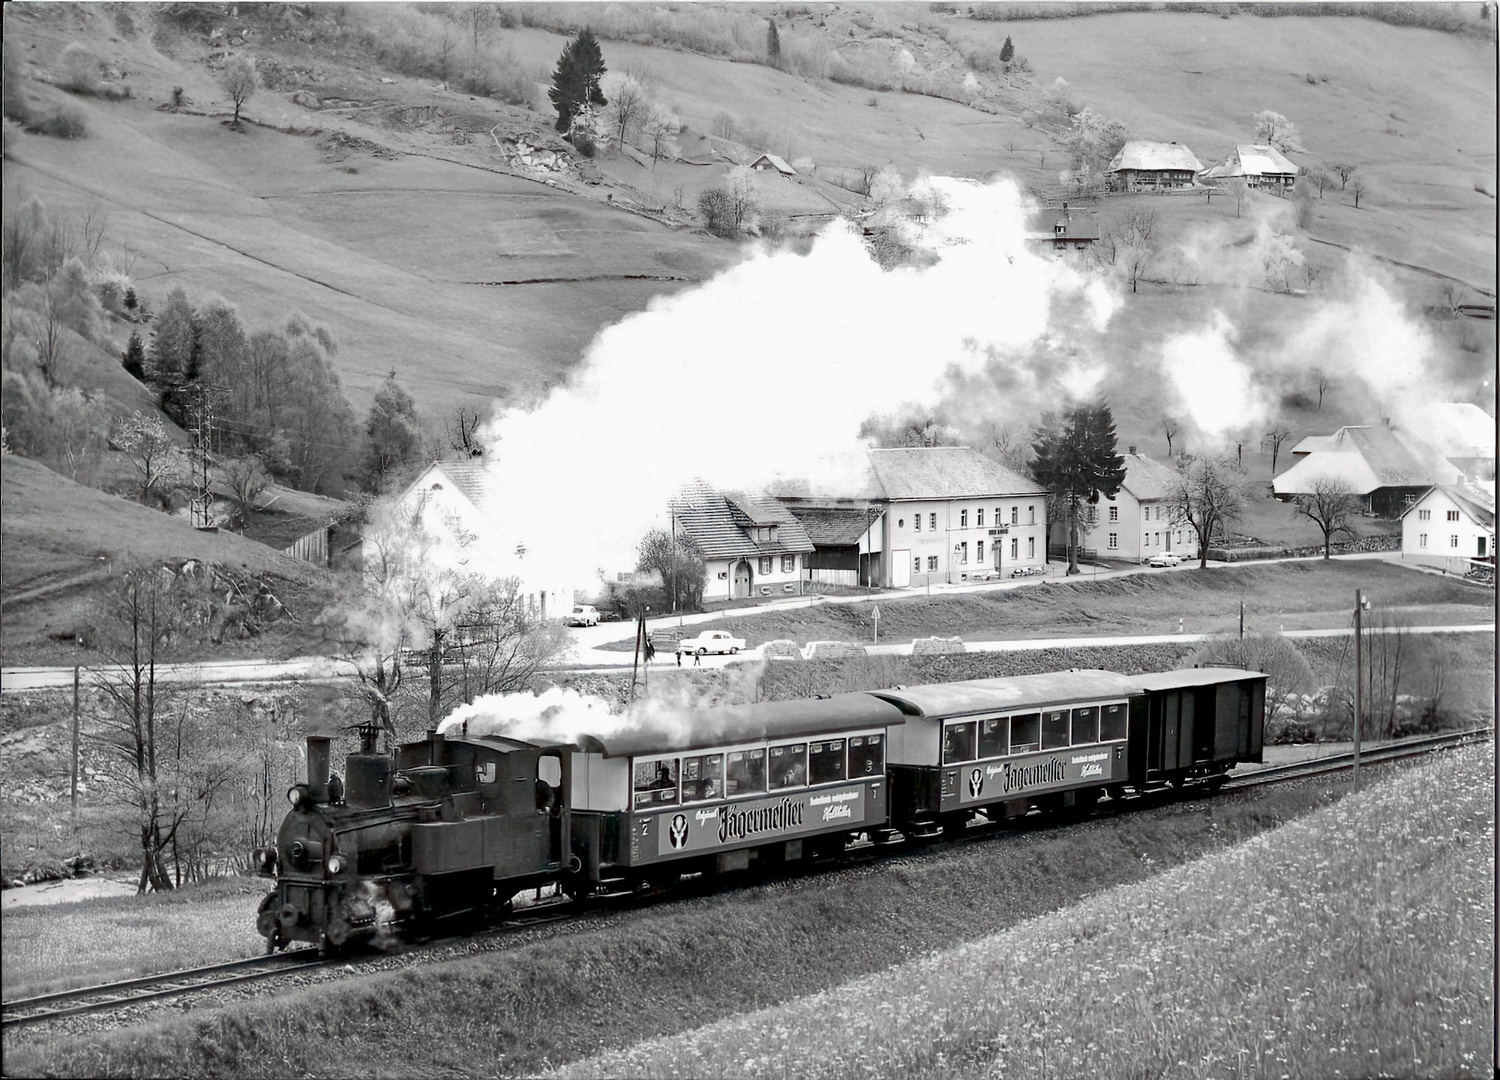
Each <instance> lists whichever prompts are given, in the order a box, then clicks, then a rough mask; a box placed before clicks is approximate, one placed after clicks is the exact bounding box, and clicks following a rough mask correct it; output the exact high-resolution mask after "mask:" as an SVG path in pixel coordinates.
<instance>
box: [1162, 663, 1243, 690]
mask: <svg viewBox="0 0 1500 1080" xmlns="http://www.w3.org/2000/svg"><path fill="white" fill-rule="evenodd" d="M1264 678H1266V674H1265V672H1263V671H1248V670H1246V669H1245V668H1234V667H1201V668H1183V669H1182V670H1180V671H1160V672H1152V673H1150V674H1147V675H1136V676H1135V677H1134V680H1135V682H1137V683H1139V684H1140V685H1141V687H1142V688H1143V689H1146V690H1180V689H1185V688H1187V687H1190V686H1212V685H1215V684H1217V683H1223V682H1233V681H1235V680H1237V679H1264Z"/></svg>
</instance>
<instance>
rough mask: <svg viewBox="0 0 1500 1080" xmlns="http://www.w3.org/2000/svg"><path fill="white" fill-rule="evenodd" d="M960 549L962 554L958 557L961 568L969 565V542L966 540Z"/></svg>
mask: <svg viewBox="0 0 1500 1080" xmlns="http://www.w3.org/2000/svg"><path fill="white" fill-rule="evenodd" d="M959 549H960V552H961V554H960V555H959V557H958V562H959V565H960V566H968V565H969V542H968V541H967V540H965V541H964V542H963V543H962V544H960V545H959Z"/></svg>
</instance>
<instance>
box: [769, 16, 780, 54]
mask: <svg viewBox="0 0 1500 1080" xmlns="http://www.w3.org/2000/svg"><path fill="white" fill-rule="evenodd" d="M766 55H767V56H768V57H770V59H771V63H773V64H774V63H776V62H777V61H779V60H780V59H781V34H780V33H779V32H778V31H777V29H776V20H775V19H767V20H766Z"/></svg>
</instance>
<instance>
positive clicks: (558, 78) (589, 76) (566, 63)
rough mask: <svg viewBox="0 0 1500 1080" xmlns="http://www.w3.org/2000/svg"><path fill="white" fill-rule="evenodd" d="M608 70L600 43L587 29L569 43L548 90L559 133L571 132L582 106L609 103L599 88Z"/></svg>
mask: <svg viewBox="0 0 1500 1080" xmlns="http://www.w3.org/2000/svg"><path fill="white" fill-rule="evenodd" d="M607 70H608V69H607V68H605V66H604V54H603V53H602V52H601V51H600V49H599V42H598V40H596V39H595V37H594V35H593V34H592V33H590V32H589V31H588V30H584V31H582V32H580V33H579V35H578V36H577V37H576V38H574V39H573V40H572V41H570V42H568V47H567V48H565V49H563V51H562V56H560V57H559V58H558V60H557V70H556V71H554V72H553V73H552V88H551V89H550V90H548V91H547V98H548V100H550V101H551V102H552V104H553V106H554V107H555V108H556V109H557V130H558V131H560V132H562V133H563V134H564V135H566V134H567V133H568V131H569V130H570V129H571V128H572V126H573V117H574V116H575V115H576V114H577V113H578V111H579V109H580V108H581V107H582V106H585V105H591V106H601V107H602V106H604V105H607V104H609V102H608V101H606V100H605V97H604V92H603V91H602V90H600V89H599V81H600V80H601V79H602V78H604V73H605V71H607Z"/></svg>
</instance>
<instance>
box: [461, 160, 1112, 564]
mask: <svg viewBox="0 0 1500 1080" xmlns="http://www.w3.org/2000/svg"><path fill="white" fill-rule="evenodd" d="M929 183H930V184H931V185H932V186H933V187H934V188H935V189H936V190H937V191H938V192H939V193H940V194H941V196H942V198H943V199H944V200H945V201H946V203H947V205H948V212H947V213H946V214H945V215H944V216H942V217H940V218H939V219H938V220H937V221H936V222H934V223H932V224H930V225H927V226H926V227H924V228H922V229H921V230H919V235H918V237H917V240H918V243H920V244H921V245H922V246H923V247H924V248H926V249H928V250H929V251H930V252H932V253H933V254H934V255H935V256H936V261H935V263H933V265H930V266H925V267H922V268H902V269H896V270H892V271H889V272H886V271H882V270H881V269H880V268H879V267H878V266H877V265H876V264H875V263H874V262H873V261H872V260H871V258H870V256H869V254H868V253H867V251H866V249H865V247H864V245H863V244H862V242H861V241H860V239H859V238H858V237H857V236H855V235H853V234H852V233H851V231H850V229H849V227H848V226H847V225H845V224H844V223H841V222H840V223H835V224H833V225H830V226H829V227H828V228H827V229H825V230H824V232H823V233H822V234H821V235H820V236H819V237H818V238H817V240H816V241H815V243H814V244H813V247H812V249H811V251H810V252H809V253H808V254H806V255H796V254H790V253H785V252H777V253H772V252H765V251H760V252H757V253H756V254H754V255H752V256H751V257H750V258H748V259H747V260H746V261H745V262H743V263H741V264H739V265H737V266H735V267H734V268H732V269H730V270H728V271H726V272H725V273H723V274H721V275H720V276H719V277H717V278H715V279H713V280H711V281H709V282H707V283H705V284H704V285H702V286H700V287H698V288H695V289H692V290H690V291H688V292H684V293H679V294H677V295H675V296H671V297H663V298H659V299H657V300H655V301H653V302H652V303H651V304H650V306H649V307H648V308H647V310H646V311H644V312H642V313H640V314H638V315H634V316H631V317H629V318H627V319H625V320H623V321H622V322H620V323H619V324H617V325H615V326H611V327H609V328H607V329H606V330H604V331H602V332H601V333H600V334H599V336H598V337H597V338H596V339H595V341H594V343H593V344H592V346H591V347H590V349H589V351H588V354H587V355H586V357H585V358H584V364H583V366H582V368H581V370H580V371H579V373H578V374H577V376H576V377H575V378H574V379H573V380H572V382H571V383H570V384H569V385H568V386H567V387H565V388H561V389H558V390H556V391H554V392H553V393H552V395H551V396H550V397H549V398H548V399H547V400H546V401H545V402H543V404H542V405H541V406H540V407H538V408H537V409H535V410H533V411H530V412H520V411H511V412H507V413H505V414H503V415H502V416H500V417H499V418H498V419H497V420H496V421H495V422H494V423H493V425H492V426H491V428H490V429H489V431H488V436H489V439H490V441H491V443H492V444H493V449H492V452H491V453H489V454H488V455H486V459H485V460H486V461H487V462H488V463H489V468H490V470H491V474H492V476H491V479H492V485H493V486H492V492H493V493H494V494H493V497H492V498H491V500H490V503H491V505H492V506H494V507H495V508H496V511H495V517H496V521H495V525H496V531H497V533H498V535H500V536H501V537H503V538H504V539H503V540H502V541H501V542H500V543H497V544H494V545H493V550H492V555H493V557H494V558H495V560H496V561H497V564H498V565H497V566H496V571H497V572H500V573H513V572H517V570H516V568H515V567H513V566H510V565H507V563H508V561H509V560H510V559H511V558H512V557H513V556H512V553H513V551H514V550H515V548H516V546H517V545H518V544H519V545H524V547H525V550H526V552H527V554H526V559H527V560H528V564H529V569H530V570H531V571H532V572H533V573H537V572H540V573H541V574H542V576H546V577H548V578H549V579H551V580H557V579H558V578H559V577H560V576H563V577H565V576H567V575H568V574H570V573H571V575H572V578H573V580H575V581H580V583H583V581H582V578H583V576H584V575H590V574H592V572H593V571H594V570H596V569H605V570H616V569H623V568H629V567H633V566H634V563H635V547H636V544H637V542H638V540H639V538H640V537H641V536H642V534H643V533H644V532H645V531H646V530H648V529H650V528H652V527H664V526H665V525H666V523H667V519H666V506H667V501H668V499H669V498H670V497H671V496H672V495H674V494H675V493H676V492H677V491H678V490H679V489H680V487H681V486H682V485H683V484H684V483H685V482H686V481H688V480H691V479H693V478H695V477H701V478H703V479H705V480H707V481H708V482H709V483H712V484H714V485H716V486H718V487H720V488H723V489H736V488H741V487H751V488H753V487H756V486H759V485H762V484H764V483H766V482H767V481H768V480H769V479H770V478H771V477H773V476H775V475H778V474H784V475H805V474H806V473H807V472H808V469H809V467H810V464H811V463H812V462H814V461H816V460H818V459H824V458H828V459H833V458H836V457H837V456H838V455H839V454H840V453H847V452H848V451H849V450H850V449H852V448H854V447H855V446H857V445H858V443H857V436H858V431H859V427H860V423H861V421H863V420H864V419H865V418H866V417H867V416H869V415H871V414H872V413H876V412H879V411H881V410H883V409H887V408H889V407H890V404H891V402H892V401H893V400H899V399H912V400H931V399H935V398H936V397H937V396H939V394H940V393H941V391H942V389H943V386H942V377H943V376H944V374H945V373H947V372H948V371H949V370H950V368H951V369H955V370H956V371H958V372H972V373H977V372H979V371H981V370H983V368H984V365H985V364H986V363H987V361H988V359H989V358H990V357H991V356H993V355H995V353H996V352H997V351H998V352H1006V351H1010V350H1016V349H1020V348H1023V347H1025V346H1027V345H1029V344H1030V343H1032V342H1034V341H1036V340H1037V339H1039V338H1041V337H1042V336H1043V335H1044V334H1045V333H1047V331H1048V329H1049V321H1051V320H1053V319H1054V316H1055V314H1056V313H1055V311H1054V307H1055V306H1056V305H1058V304H1059V302H1062V303H1061V307H1060V310H1066V311H1067V312H1070V313H1076V316H1075V317H1076V318H1077V319H1079V320H1080V321H1085V322H1088V323H1091V324H1092V326H1093V327H1094V328H1095V329H1096V330H1097V329H1098V328H1100V327H1102V325H1103V324H1104V323H1105V322H1106V321H1107V320H1108V318H1109V316H1110V314H1111V313H1112V312H1113V310H1114V306H1115V303H1116V301H1115V299H1114V297H1113V296H1112V295H1111V293H1110V292H1109V290H1108V289H1107V288H1105V287H1103V286H1102V285H1100V284H1099V283H1098V282H1097V281H1090V280H1089V279H1086V278H1085V277H1084V276H1083V275H1081V274H1080V273H1079V272H1078V271H1077V270H1075V269H1073V268H1072V267H1070V266H1068V265H1066V264H1065V263H1062V262H1059V261H1055V260H1052V259H1050V258H1046V257H1044V256H1042V255H1041V254H1039V253H1038V252H1036V251H1034V250H1032V249H1031V248H1030V247H1029V246H1028V244H1027V243H1026V240H1025V236H1026V227H1025V207H1024V205H1023V201H1022V197H1021V194H1020V192H1019V190H1018V189H1017V187H1016V185H1015V184H1014V183H1013V182H1012V181H1009V180H1002V181H999V182H997V183H995V184H992V185H989V186H981V185H979V184H975V183H972V182H966V181H959V180H946V179H935V180H931V181H929Z"/></svg>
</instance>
